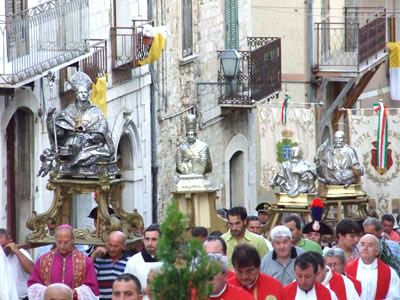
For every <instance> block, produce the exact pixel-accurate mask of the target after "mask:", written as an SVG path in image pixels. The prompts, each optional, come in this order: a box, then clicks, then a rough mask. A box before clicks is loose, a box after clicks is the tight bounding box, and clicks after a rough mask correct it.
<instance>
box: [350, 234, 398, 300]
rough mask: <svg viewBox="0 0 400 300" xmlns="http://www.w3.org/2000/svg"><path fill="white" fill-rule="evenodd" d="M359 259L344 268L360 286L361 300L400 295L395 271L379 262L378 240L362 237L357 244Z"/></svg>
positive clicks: (368, 235)
mask: <svg viewBox="0 0 400 300" xmlns="http://www.w3.org/2000/svg"><path fill="white" fill-rule="evenodd" d="M358 249H359V254H360V257H359V258H357V259H356V260H354V261H353V262H351V263H349V264H348V265H347V266H346V269H345V270H346V273H348V274H350V275H351V276H353V277H355V278H357V280H359V281H360V282H361V284H362V292H361V299H392V298H396V297H398V296H399V295H400V280H399V277H398V275H397V274H396V271H395V270H393V269H392V268H391V267H389V266H388V265H386V264H385V263H384V262H383V261H381V260H380V259H379V258H378V256H379V252H380V244H379V240H378V239H377V238H376V237H375V236H374V235H372V234H366V235H364V236H363V237H362V238H361V239H360V242H359V244H358Z"/></svg>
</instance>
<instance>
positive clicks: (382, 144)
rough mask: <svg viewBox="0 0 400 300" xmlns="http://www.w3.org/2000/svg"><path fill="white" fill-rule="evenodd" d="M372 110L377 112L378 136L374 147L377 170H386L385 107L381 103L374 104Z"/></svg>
mask: <svg viewBox="0 0 400 300" xmlns="http://www.w3.org/2000/svg"><path fill="white" fill-rule="evenodd" d="M374 110H375V111H376V112H378V114H379V118H378V136H377V143H376V146H377V148H378V151H377V166H376V167H377V168H378V169H386V168H387V148H388V141H387V118H386V106H385V105H383V103H382V102H378V103H375V104H374Z"/></svg>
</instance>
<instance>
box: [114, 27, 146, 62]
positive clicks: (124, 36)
mask: <svg viewBox="0 0 400 300" xmlns="http://www.w3.org/2000/svg"><path fill="white" fill-rule="evenodd" d="M138 23H140V25H137V24H138ZM149 23H152V21H149V20H133V26H132V27H111V28H110V36H111V58H112V63H111V64H112V68H113V69H123V68H129V69H132V68H136V67H138V66H139V60H143V59H145V58H146V57H147V55H148V53H149V50H150V46H151V44H147V43H146V42H145V39H144V38H143V34H142V31H143V25H144V24H149Z"/></svg>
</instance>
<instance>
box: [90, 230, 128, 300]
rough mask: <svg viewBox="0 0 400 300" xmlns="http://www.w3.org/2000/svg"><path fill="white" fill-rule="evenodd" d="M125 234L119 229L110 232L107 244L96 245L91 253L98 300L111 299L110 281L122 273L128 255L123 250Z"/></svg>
mask: <svg viewBox="0 0 400 300" xmlns="http://www.w3.org/2000/svg"><path fill="white" fill-rule="evenodd" d="M125 247H126V236H125V234H124V233H123V232H121V231H113V232H110V234H109V235H108V239H107V246H106V248H105V247H97V249H96V250H95V251H94V253H93V254H92V259H94V268H95V270H96V274H97V281H98V282H99V288H100V300H103V299H104V300H105V299H111V296H112V283H113V282H114V280H115V279H116V278H117V277H118V276H119V275H121V274H123V273H124V270H125V267H126V263H127V261H128V259H129V255H128V254H126V252H125Z"/></svg>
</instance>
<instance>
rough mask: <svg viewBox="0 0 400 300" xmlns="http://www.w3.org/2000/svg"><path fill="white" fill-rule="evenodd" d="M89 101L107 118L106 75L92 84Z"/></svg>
mask: <svg viewBox="0 0 400 300" xmlns="http://www.w3.org/2000/svg"><path fill="white" fill-rule="evenodd" d="M91 101H92V103H93V104H95V105H97V106H98V107H99V108H100V109H101V110H102V111H103V113H104V116H107V74H105V75H104V76H103V77H100V78H97V81H96V84H94V83H93V84H92V98H91Z"/></svg>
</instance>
